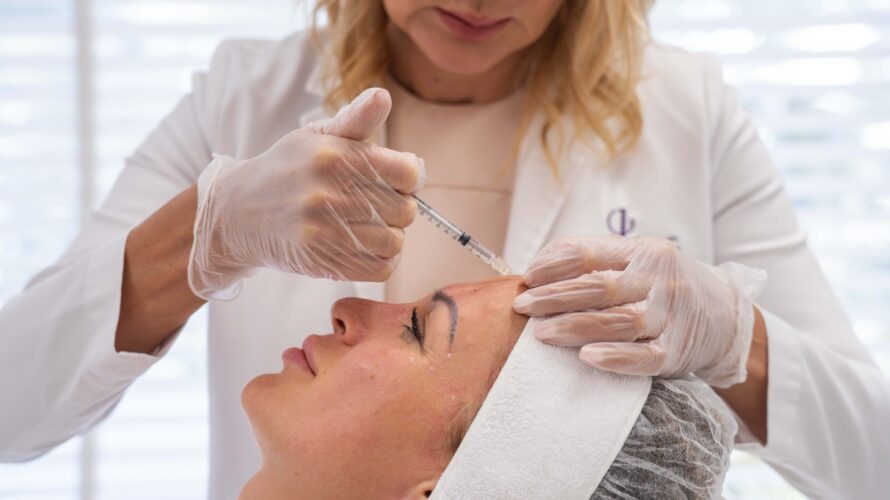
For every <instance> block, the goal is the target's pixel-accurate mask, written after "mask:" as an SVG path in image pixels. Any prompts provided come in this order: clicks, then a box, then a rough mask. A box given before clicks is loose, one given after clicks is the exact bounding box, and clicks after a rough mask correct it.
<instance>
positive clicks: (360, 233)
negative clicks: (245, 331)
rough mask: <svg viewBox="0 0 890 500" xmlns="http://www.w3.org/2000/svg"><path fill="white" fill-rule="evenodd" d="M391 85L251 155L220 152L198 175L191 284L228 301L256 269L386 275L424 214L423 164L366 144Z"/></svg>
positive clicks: (384, 110)
mask: <svg viewBox="0 0 890 500" xmlns="http://www.w3.org/2000/svg"><path fill="white" fill-rule="evenodd" d="M391 107H392V101H391V100H390V97H389V93H388V92H387V91H386V90H384V89H379V88H373V89H368V90H365V91H364V92H362V93H361V94H360V95H359V96H358V97H356V98H355V100H353V101H352V102H351V103H349V104H348V105H347V106H345V107H344V108H343V109H341V110H340V111H339V112H338V113H337V115H336V116H335V117H333V118H331V119H327V120H324V121H321V122H318V123H314V124H311V125H308V126H306V127H304V128H301V129H297V130H295V131H293V132H291V133H289V134H287V135H286V136H284V137H283V138H281V139H280V140H279V141H278V142H277V143H275V145H273V146H272V147H271V148H269V150H267V151H266V152H264V153H262V154H260V155H259V156H257V157H255V158H251V159H249V160H244V161H238V160H234V159H232V158H229V157H225V156H215V157H214V160H213V162H211V163H210V165H208V166H207V168H206V169H205V170H204V172H203V173H202V174H201V176H200V178H199V180H198V210H197V215H196V218H195V231H194V243H193V246H192V251H191V257H190V261H189V272H188V276H189V285H190V286H191V289H192V291H193V292H194V293H195V294H196V295H198V296H200V297H203V298H205V299H213V300H230V299H232V298H234V297H235V296H236V295H237V294H238V291H239V290H240V285H241V282H242V280H243V279H244V278H246V277H248V276H250V275H251V274H253V273H254V272H256V269H257V268H259V267H269V268H273V269H279V270H282V271H288V272H293V273H299V274H303V275H306V276H311V277H316V278H330V279H336V280H355V281H383V280H385V279H386V278H387V277H388V276H389V275H390V274H391V273H392V271H393V269H394V268H395V266H396V264H397V262H398V256H399V253H400V252H401V249H402V240H403V237H404V228H405V227H406V226H408V225H409V224H411V222H412V221H413V220H414V217H415V215H416V214H417V205H416V203H415V202H414V200H413V199H412V198H411V197H409V196H408V193H412V192H414V191H417V190H419V189H420V188H421V187H422V185H423V180H424V177H425V174H424V168H423V162H422V161H421V160H420V159H419V158H417V156H415V155H413V154H411V153H402V152H397V151H393V150H391V149H387V148H384V147H380V146H377V145H374V144H368V143H366V142H364V141H366V140H368V139H370V138H371V137H372V136H373V135H374V134H375V133H376V132H377V130H378V129H380V127H381V126H383V123H384V121H385V120H386V118H387V116H388V115H389V111H390V108H391Z"/></svg>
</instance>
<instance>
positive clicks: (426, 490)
mask: <svg viewBox="0 0 890 500" xmlns="http://www.w3.org/2000/svg"><path fill="white" fill-rule="evenodd" d="M438 481H439V478H436V479H427V480H425V481H421V482H420V483H417V484H416V485H414V487H413V488H411V490H410V491H408V494H407V495H406V496H405V500H426V499H427V498H429V497H430V495H432V494H433V489H434V488H435V487H436V483H437V482H438Z"/></svg>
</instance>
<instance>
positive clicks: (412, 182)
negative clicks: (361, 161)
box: [364, 144, 426, 194]
mask: <svg viewBox="0 0 890 500" xmlns="http://www.w3.org/2000/svg"><path fill="white" fill-rule="evenodd" d="M364 146H365V147H366V149H365V152H364V153H365V158H366V161H367V162H368V163H369V164H370V166H371V168H372V169H373V171H374V172H375V173H376V174H377V176H378V177H379V178H380V179H382V180H383V181H384V182H386V183H387V184H389V185H390V186H391V187H392V188H393V189H395V190H396V191H398V192H400V193H402V194H411V193H415V192H417V191H420V190H421V189H422V188H423V183H424V181H426V168H425V167H424V164H423V160H422V159H421V158H420V157H418V156H417V155H415V154H414V153H407V152H402V151H396V150H394V149H389V148H384V147H382V146H377V145H376V144H367V145H364Z"/></svg>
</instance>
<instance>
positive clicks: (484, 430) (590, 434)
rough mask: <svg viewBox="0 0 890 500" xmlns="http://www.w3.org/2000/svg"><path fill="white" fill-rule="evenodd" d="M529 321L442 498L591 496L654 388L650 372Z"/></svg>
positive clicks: (436, 494) (442, 486)
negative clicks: (541, 335) (600, 366)
mask: <svg viewBox="0 0 890 500" xmlns="http://www.w3.org/2000/svg"><path fill="white" fill-rule="evenodd" d="M535 322H536V320H535V319H534V318H532V319H530V320H529V321H528V324H527V325H526V327H525V330H523V332H522V335H521V336H520V337H519V340H518V341H517V343H516V346H515V347H514V348H513V352H512V353H511V354H510V356H509V358H508V359H507V362H506V364H505V365H504V367H503V369H502V370H501V373H500V375H499V376H498V377H497V380H495V383H494V385H493V386H492V388H491V391H490V392H489V393H488V396H487V397H486V398H485V401H484V402H483V403H482V407H481V408H480V409H479V413H478V415H477V416H476V419H475V420H473V423H472V424H471V425H470V428H469V430H468V431H467V435H466V436H465V437H464V440H463V442H462V443H461V445H460V447H459V448H458V450H457V453H456V454H455V455H454V458H453V459H452V460H451V462H450V463H449V464H448V467H447V468H446V469H445V472H444V473H443V474H442V477H441V478H440V479H439V482H438V484H437V485H436V488H435V490H434V491H433V494H432V497H431V498H432V499H433V500H441V499H449V500H465V499H466V500H470V499H481V498H484V499H505V500H506V499H509V500H513V499H549V498H559V499H568V500H571V499H584V500H587V499H589V498H590V495H591V494H593V492H594V491H595V490H596V487H597V485H599V483H600V481H601V480H602V478H603V476H604V475H605V473H606V471H607V470H608V469H609V466H610V465H611V464H612V461H614V460H615V457H616V456H617V455H618V452H619V451H620V450H621V447H622V446H623V445H624V440H625V439H626V438H627V435H628V434H629V433H630V430H631V428H632V427H633V425H634V423H635V422H636V420H637V417H638V416H639V414H640V411H641V409H642V407H643V404H644V403H645V402H646V398H647V397H648V395H649V388H650V387H651V383H652V380H651V378H649V377H628V376H620V375H614V374H611V373H606V372H603V371H600V370H596V369H594V368H591V367H589V366H587V365H585V364H584V363H582V362H581V361H580V360H579V359H578V350H577V349H571V348H565V347H554V346H549V345H546V344H544V343H542V342H540V341H538V340H536V339H535V338H534V333H533V330H534V324H535Z"/></svg>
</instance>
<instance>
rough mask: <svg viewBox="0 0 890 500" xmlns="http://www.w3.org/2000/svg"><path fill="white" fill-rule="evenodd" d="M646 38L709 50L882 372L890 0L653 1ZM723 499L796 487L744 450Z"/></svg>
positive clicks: (776, 494)
mask: <svg viewBox="0 0 890 500" xmlns="http://www.w3.org/2000/svg"><path fill="white" fill-rule="evenodd" d="M651 19H652V28H653V31H654V33H655V36H656V38H658V39H660V40H662V41H663V42H666V43H670V44H674V45H679V46H681V47H684V48H686V49H689V50H692V51H702V52H712V53H715V54H717V55H718V56H719V57H720V59H721V60H722V62H723V64H724V73H725V75H726V78H727V80H728V81H729V82H730V83H731V84H733V85H736V86H737V87H738V88H739V92H740V95H741V98H742V101H743V104H744V105H745V107H746V109H747V110H748V111H749V113H750V115H751V117H752V119H753V120H754V122H755V124H756V125H757V126H758V128H759V130H760V133H761V137H762V138H763V139H764V140H765V141H766V142H767V144H768V145H769V147H770V149H771V150H772V152H773V158H774V159H775V162H776V164H777V166H778V168H779V169H780V170H781V172H782V174H783V175H784V178H785V182H786V187H787V189H788V190H789V192H790V195H791V197H792V200H793V202H794V205H795V209H796V211H797V215H798V218H799V220H800V222H801V224H802V226H803V227H804V228H805V230H806V231H807V232H808V233H809V235H810V244H811V246H812V248H813V250H814V251H815V253H816V254H817V257H818V259H819V262H820V264H821V265H822V267H823V269H824V271H825V272H826V274H827V275H828V279H829V281H830V282H831V284H832V286H833V287H834V290H835V292H836V293H837V294H838V295H839V297H840V299H841V301H842V302H843V304H844V306H845V308H846V311H847V313H848V314H849V316H850V318H851V321H852V323H853V327H854V329H855V331H856V333H857V335H858V336H859V338H860V339H861V340H862V341H863V342H864V343H865V345H866V346H867V347H868V348H869V350H870V351H871V352H872V353H874V355H875V356H876V358H877V360H878V363H879V364H880V365H881V368H882V369H883V370H884V373H886V374H888V375H890V307H887V304H888V301H890V254H888V248H890V0H785V1H782V2H776V1H774V0H733V1H729V0H657V2H656V4H655V8H654V10H653V13H652V18H651ZM724 495H725V496H726V497H727V498H730V499H734V498H788V497H793V496H798V497H799V495H796V494H795V492H794V491H793V490H792V489H791V488H790V487H789V486H787V484H785V483H784V482H783V481H782V480H781V479H780V478H779V477H778V475H777V474H775V473H774V472H772V471H771V470H770V469H768V468H766V466H764V465H763V464H762V463H760V462H759V461H758V460H756V459H754V458H753V457H751V456H749V455H745V454H742V453H737V454H736V455H734V456H733V467H732V469H731V471H730V474H729V477H728V478H727V482H726V487H725V491H724Z"/></svg>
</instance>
